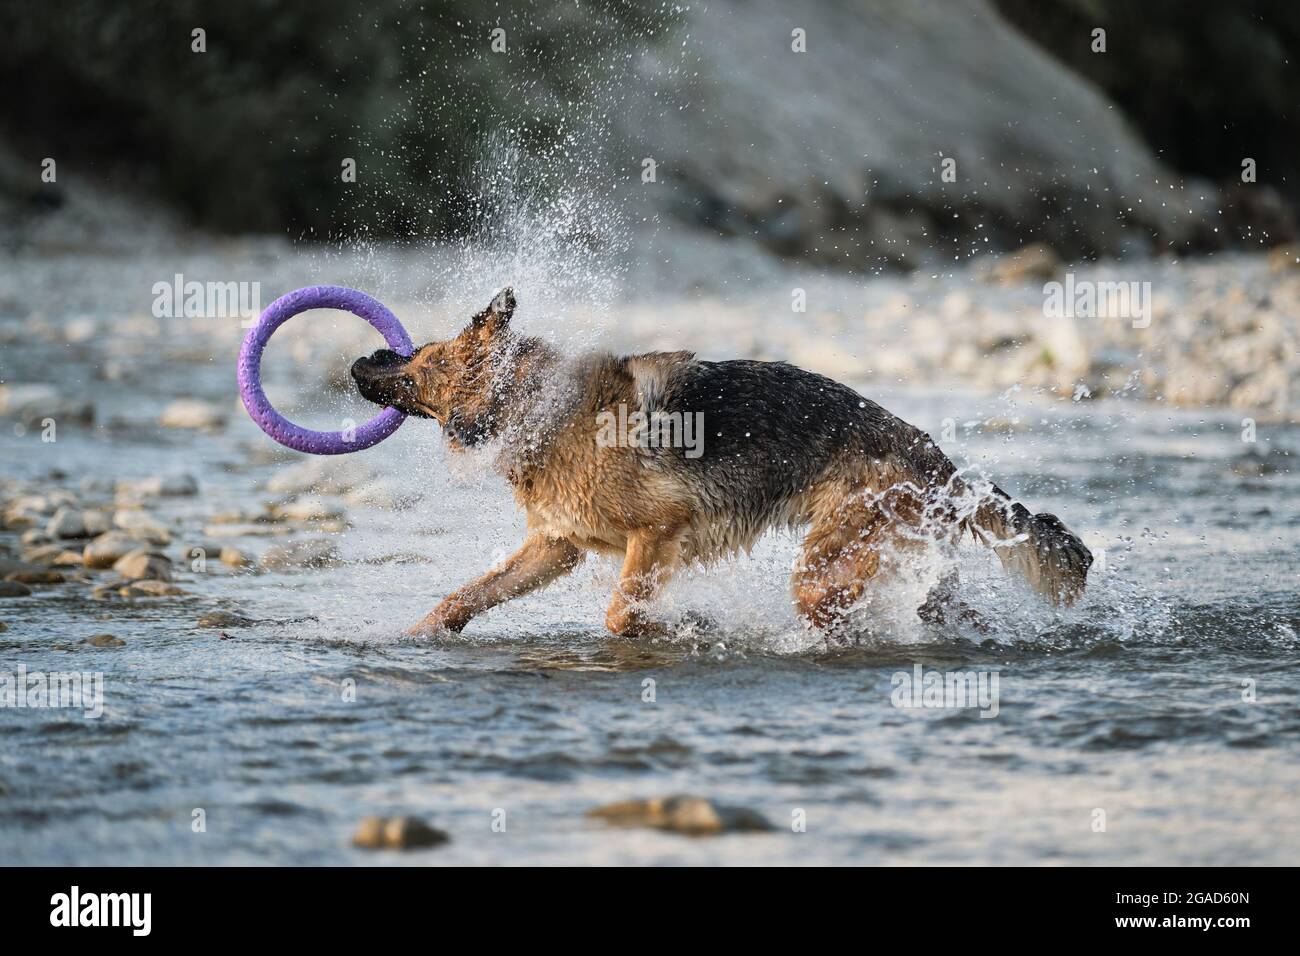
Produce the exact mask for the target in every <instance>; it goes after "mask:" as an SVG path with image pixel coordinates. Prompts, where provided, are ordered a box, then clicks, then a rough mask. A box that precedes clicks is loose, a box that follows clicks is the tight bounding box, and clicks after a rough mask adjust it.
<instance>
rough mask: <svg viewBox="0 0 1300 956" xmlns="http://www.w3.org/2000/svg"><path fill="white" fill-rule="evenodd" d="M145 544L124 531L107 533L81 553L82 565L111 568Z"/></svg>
mask: <svg viewBox="0 0 1300 956" xmlns="http://www.w3.org/2000/svg"><path fill="white" fill-rule="evenodd" d="M146 544H147V542H145V541H141V540H140V539H139V538H135V537H132V536H131V535H129V534H127V533H126V532H125V531H109V532H107V533H105V534H101V535H100V536H99V537H97V538H95V539H94V540H93V541H91V542H90V543H89V544H87V545H86V548H85V550H84V551H82V553H81V557H82V563H83V564H85V566H86V567H88V568H111V567H112V566H113V565H114V564H116V563H117V562H118V561H119V560H121V559H122V558H124V557H126V556H127V555H128V554H130V553H131V552H132V551H138V550H140V549H141V548H143V547H144V546H145V545H146Z"/></svg>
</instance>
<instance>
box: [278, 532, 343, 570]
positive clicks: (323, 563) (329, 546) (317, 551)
mask: <svg viewBox="0 0 1300 956" xmlns="http://www.w3.org/2000/svg"><path fill="white" fill-rule="evenodd" d="M340 563H341V562H340V559H339V552H338V548H337V547H336V546H335V544H334V542H333V541H330V540H329V539H327V538H309V539H308V540H306V541H299V542H297V543H295V544H283V545H277V546H276V547H274V548H271V549H270V550H269V551H267V552H266V554H264V555H262V567H264V568H266V569H267V570H268V571H284V570H289V569H291V568H328V567H335V566H337V565H338V564H340Z"/></svg>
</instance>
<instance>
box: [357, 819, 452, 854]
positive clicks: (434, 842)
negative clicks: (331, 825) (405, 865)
mask: <svg viewBox="0 0 1300 956" xmlns="http://www.w3.org/2000/svg"><path fill="white" fill-rule="evenodd" d="M449 839H450V837H448V836H447V834H446V833H444V832H443V831H441V830H436V829H434V828H433V827H431V826H429V825H428V824H427V823H425V822H424V821H423V820H419V819H417V818H415V817H388V818H385V817H366V818H365V819H364V820H362V821H361V825H360V826H358V827H357V832H356V833H355V834H354V835H353V837H352V845H353V846H358V847H362V848H364V849H367V850H416V849H421V848H426V847H431V846H438V845H439V844H442V843H446V842H447V841H448V840H449Z"/></svg>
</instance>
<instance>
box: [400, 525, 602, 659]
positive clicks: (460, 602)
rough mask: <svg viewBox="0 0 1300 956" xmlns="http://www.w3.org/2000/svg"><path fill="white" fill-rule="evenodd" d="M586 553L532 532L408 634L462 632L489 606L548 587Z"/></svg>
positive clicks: (560, 541) (575, 565) (458, 589)
mask: <svg viewBox="0 0 1300 956" xmlns="http://www.w3.org/2000/svg"><path fill="white" fill-rule="evenodd" d="M582 556H583V552H582V551H581V550H580V549H579V548H578V547H577V546H576V545H574V544H573V542H571V541H568V540H566V539H564V538H546V537H542V536H541V535H532V536H530V537H529V538H528V539H527V540H526V541H524V543H523V546H522V547H520V549H519V550H518V551H516V552H515V553H514V554H512V555H510V557H508V558H506V560H505V561H503V562H502V563H501V564H499V565H497V566H496V567H495V568H493V569H492V570H491V571H489V572H488V573H487V574H485V575H483V577H481V578H479V579H478V580H477V581H473V582H471V583H469V584H467V585H465V586H464V587H461V588H457V589H456V590H455V591H453V592H452V593H451V594H450V595H448V596H447V597H446V598H445V599H444V600H443V602H442V603H441V604H439V605H438V606H437V607H436V608H434V609H433V610H432V611H430V612H429V614H428V615H427V616H426V617H425V618H424V620H422V621H421V622H420V623H419V624H417V625H415V627H413V628H411V629H410V630H409V631H407V633H408V634H415V635H418V636H421V637H432V636H433V635H434V634H436V633H437V632H438V631H459V630H461V629H462V628H463V627H464V626H465V625H466V624H468V623H469V622H470V620H471V619H472V618H474V617H475V616H477V615H479V614H482V613H483V612H484V611H486V610H487V609H488V608H493V607H496V606H497V605H498V604H502V603H504V602H506V601H509V600H510V599H511V598H516V597H519V596H520V595H521V594H527V593H528V592H529V591H533V590H536V589H537V588H540V587H544V586H545V585H547V584H550V583H551V582H552V581H554V580H555V579H556V578H558V577H559V576H560V575H562V574H566V573H568V572H569V571H572V570H573V569H574V568H575V567H577V566H578V564H579V563H580V562H581V561H582Z"/></svg>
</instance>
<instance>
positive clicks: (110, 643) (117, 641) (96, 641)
mask: <svg viewBox="0 0 1300 956" xmlns="http://www.w3.org/2000/svg"><path fill="white" fill-rule="evenodd" d="M83 643H86V644H89V645H90V646H91V647H126V641H124V640H122V639H121V638H120V637H114V636H113V635H112V634H96V635H95V636H94V637H88V638H86V640H85V641H84V642H83Z"/></svg>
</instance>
